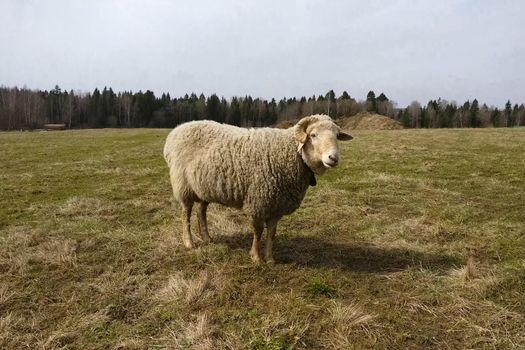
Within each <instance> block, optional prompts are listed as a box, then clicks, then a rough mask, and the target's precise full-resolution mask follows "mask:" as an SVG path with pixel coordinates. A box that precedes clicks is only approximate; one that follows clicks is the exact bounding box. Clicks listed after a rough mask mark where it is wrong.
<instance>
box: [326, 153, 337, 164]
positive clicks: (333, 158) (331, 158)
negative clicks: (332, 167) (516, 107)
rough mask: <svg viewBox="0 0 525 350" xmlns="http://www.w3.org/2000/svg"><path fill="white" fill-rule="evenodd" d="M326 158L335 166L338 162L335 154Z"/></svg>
mask: <svg viewBox="0 0 525 350" xmlns="http://www.w3.org/2000/svg"><path fill="white" fill-rule="evenodd" d="M328 158H330V160H331V161H332V162H334V164H337V163H338V162H339V158H338V157H337V156H336V155H335V154H330V155H329V156H328Z"/></svg>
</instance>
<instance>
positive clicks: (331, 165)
mask: <svg viewBox="0 0 525 350" xmlns="http://www.w3.org/2000/svg"><path fill="white" fill-rule="evenodd" d="M337 163H338V162H334V161H330V162H325V161H324V160H323V165H324V167H325V168H335V167H336V166H337Z"/></svg>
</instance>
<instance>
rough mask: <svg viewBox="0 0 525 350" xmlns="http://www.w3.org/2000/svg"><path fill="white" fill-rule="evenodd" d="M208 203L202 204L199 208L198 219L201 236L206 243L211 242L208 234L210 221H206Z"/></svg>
mask: <svg viewBox="0 0 525 350" xmlns="http://www.w3.org/2000/svg"><path fill="white" fill-rule="evenodd" d="M208 204H209V203H208V202H201V204H200V207H199V213H198V219H199V235H200V237H201V239H202V240H203V241H204V242H205V243H209V242H210V241H211V238H210V235H209V233H208V220H207V219H206V210H207V209H208Z"/></svg>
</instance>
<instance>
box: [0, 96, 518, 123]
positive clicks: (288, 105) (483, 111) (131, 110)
mask: <svg viewBox="0 0 525 350" xmlns="http://www.w3.org/2000/svg"><path fill="white" fill-rule="evenodd" d="M360 112H371V113H377V114H381V115H384V116H387V117H390V118H392V119H395V120H398V121H399V122H401V123H402V124H403V126H404V127H406V128H479V127H516V126H524V125H525V107H524V105H523V103H522V104H520V105H518V104H512V103H511V102H510V101H507V103H506V104H505V106H504V107H503V108H501V109H499V108H497V107H493V106H487V105H486V104H480V103H479V102H478V100H477V99H474V100H472V101H466V102H464V103H463V104H458V103H456V102H455V101H446V100H443V99H437V100H430V101H428V103H427V104H426V105H422V104H420V103H419V102H417V101H414V102H412V103H411V104H410V105H409V106H406V107H404V108H403V107H401V108H400V107H398V106H397V105H396V103H395V102H393V101H391V100H389V99H388V97H387V96H386V95H385V94H384V93H381V94H379V95H378V96H376V94H375V93H374V91H370V92H369V93H368V94H367V96H366V98H365V99H360V100H358V99H356V98H354V97H351V96H350V95H349V94H348V93H347V92H346V91H344V92H343V93H342V94H341V95H340V96H336V94H335V92H334V91H333V90H330V91H328V92H327V93H326V94H324V95H319V96H315V95H313V96H310V97H304V96H303V97H300V98H296V97H293V98H286V97H284V98H282V99H280V100H279V101H276V100H275V99H271V100H269V101H268V100H266V99H263V98H253V97H251V96H244V97H235V96H234V97H232V98H230V99H226V98H225V97H219V96H218V95H216V94H212V95H210V96H205V95H204V94H202V93H201V94H200V95H197V94H195V93H191V94H189V95H188V94H186V95H184V96H182V97H175V98H172V97H171V96H170V94H169V93H163V94H162V95H161V96H160V97H159V96H155V93H154V92H153V91H150V90H147V91H145V92H143V91H138V92H135V93H134V92H132V91H124V92H118V93H115V92H114V91H113V89H112V88H107V87H104V89H102V90H99V89H98V88H96V89H95V90H94V91H93V92H88V93H86V92H79V91H73V90H70V91H67V90H62V89H61V88H60V87H59V86H55V87H54V88H53V89H52V90H49V91H47V90H44V91H42V90H32V89H28V88H25V87H24V88H17V87H5V86H2V87H0V130H30V129H39V128H42V127H43V125H45V124H50V123H52V124H64V125H65V127H66V128H107V127H111V128H136V127H138V128H150V127H151V128H172V127H174V126H176V125H178V124H181V123H184V122H187V121H191V120H202V119H211V120H215V121H218V122H221V123H228V124H232V125H237V126H243V127H261V126H269V125H273V124H275V123H276V122H278V121H283V120H289V119H295V118H299V117H302V116H307V115H311V114H316V113H324V114H328V115H330V116H331V117H333V118H337V117H342V116H353V115H356V114H358V113H360Z"/></svg>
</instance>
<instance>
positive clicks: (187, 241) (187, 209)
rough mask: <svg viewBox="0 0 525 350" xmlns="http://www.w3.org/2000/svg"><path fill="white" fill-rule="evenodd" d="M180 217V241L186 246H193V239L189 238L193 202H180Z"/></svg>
mask: <svg viewBox="0 0 525 350" xmlns="http://www.w3.org/2000/svg"><path fill="white" fill-rule="evenodd" d="M180 204H181V207H182V211H181V219H182V242H183V243H184V246H185V247H186V248H189V249H191V248H193V247H194V245H193V240H192V238H191V224H190V221H191V209H192V207H193V202H192V201H188V202H181V203H180Z"/></svg>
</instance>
